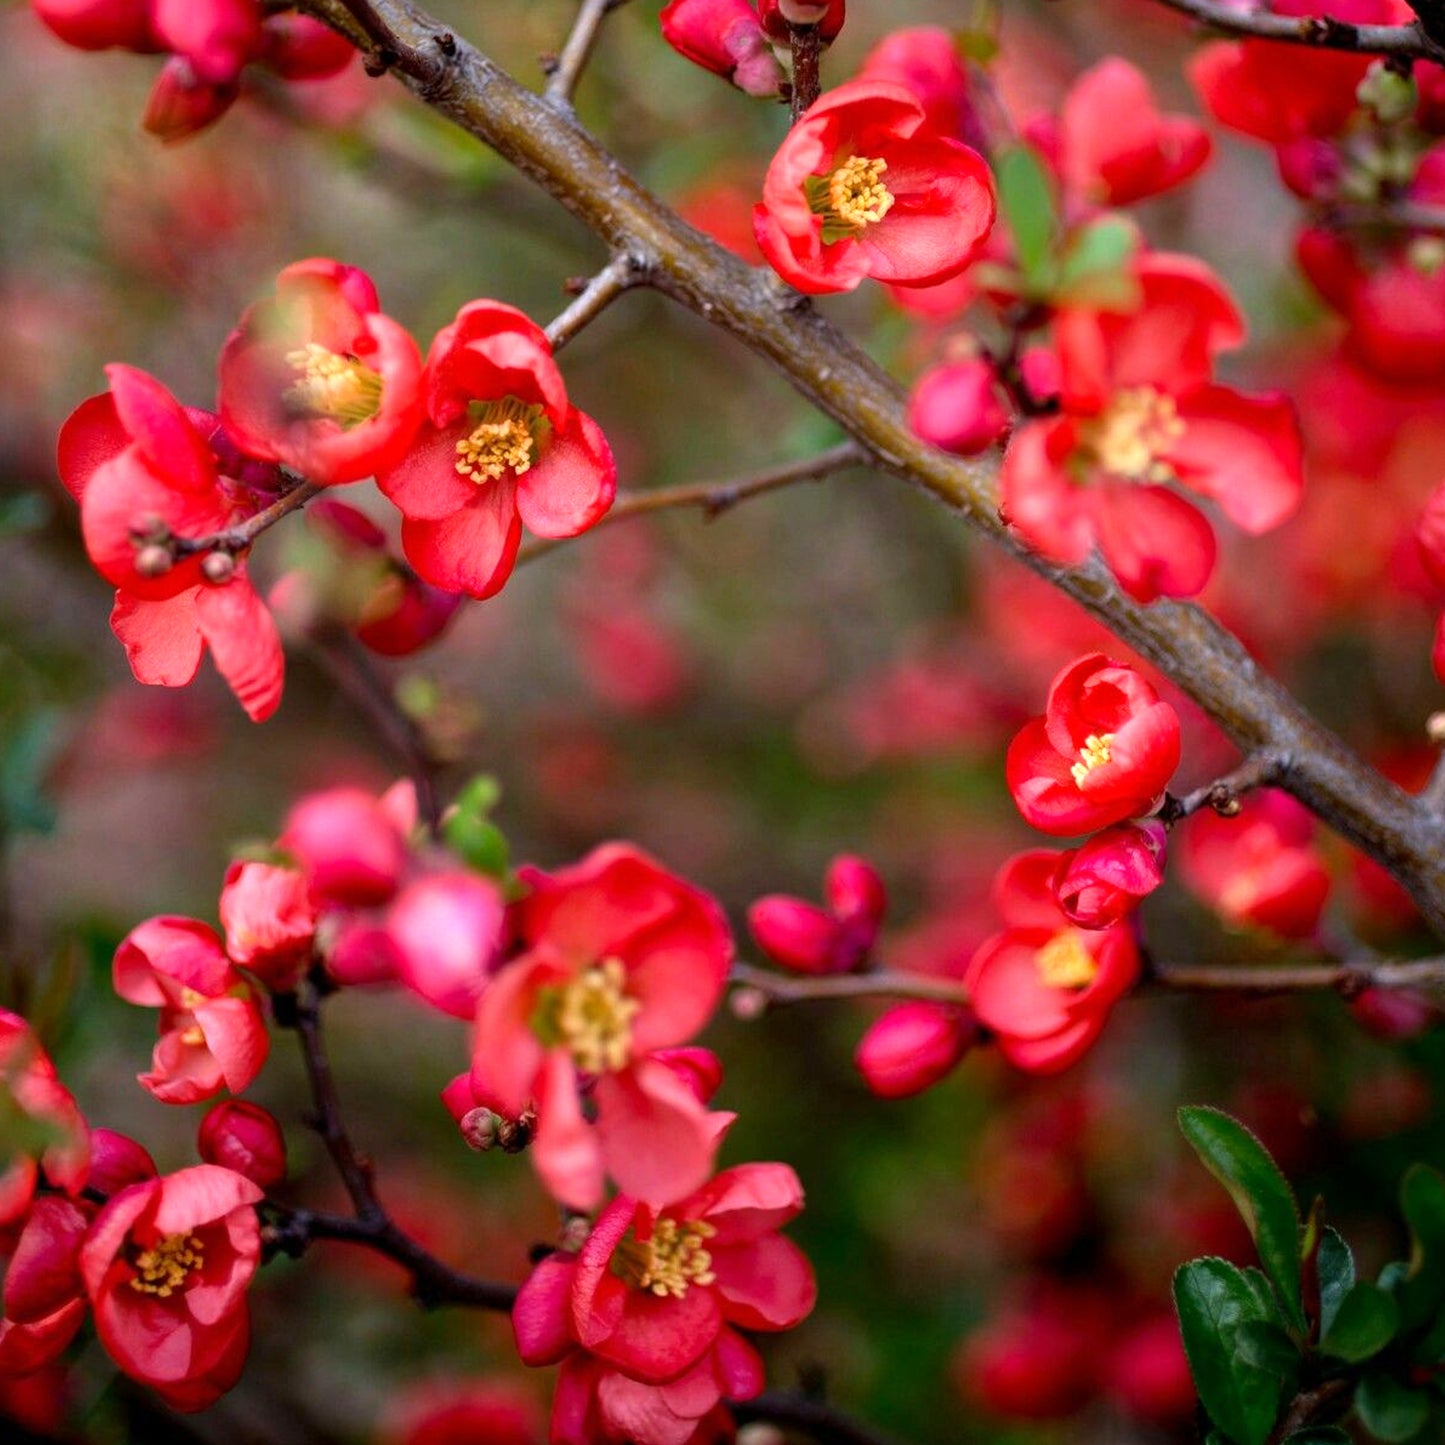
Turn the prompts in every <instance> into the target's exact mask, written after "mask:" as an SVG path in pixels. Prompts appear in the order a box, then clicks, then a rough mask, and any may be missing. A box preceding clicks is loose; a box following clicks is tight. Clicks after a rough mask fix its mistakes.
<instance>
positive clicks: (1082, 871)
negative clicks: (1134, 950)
mask: <svg viewBox="0 0 1445 1445" xmlns="http://www.w3.org/2000/svg"><path fill="white" fill-rule="evenodd" d="M1166 849H1167V844H1166V835H1165V832H1164V827H1163V824H1161V823H1157V822H1145V823H1125V824H1122V825H1120V826H1118V827H1114V828H1106V829H1105V830H1104V831H1103V832H1102V833H1097V834H1095V835H1094V837H1092V838H1090V839H1089V841H1088V842H1087V843H1085V844H1084V845H1083V847H1082V848H1077V849H1075V850H1074V851H1073V852H1072V853H1066V854H1065V855H1064V858H1063V861H1062V863H1061V865H1060V868H1059V872H1058V876H1057V877H1056V878H1055V879H1054V893H1055V896H1056V897H1057V898H1058V900H1059V907H1060V908H1062V909H1063V910H1064V913H1065V915H1066V916H1067V917H1068V919H1069V920H1070V922H1072V923H1077V924H1078V925H1079V927H1080V928H1107V927H1108V926H1109V925H1110V924H1111V923H1117V922H1118V921H1119V920H1120V919H1121V918H1123V917H1124V916H1125V915H1126V914H1128V913H1131V912H1132V911H1133V910H1134V909H1135V908H1137V907H1138V906H1139V901H1140V899H1142V898H1145V897H1147V896H1148V895H1149V894H1150V893H1152V892H1153V891H1154V890H1155V889H1156V888H1157V887H1158V886H1159V885H1160V884H1161V883H1162V882H1163V881H1164V858H1165V853H1166Z"/></svg>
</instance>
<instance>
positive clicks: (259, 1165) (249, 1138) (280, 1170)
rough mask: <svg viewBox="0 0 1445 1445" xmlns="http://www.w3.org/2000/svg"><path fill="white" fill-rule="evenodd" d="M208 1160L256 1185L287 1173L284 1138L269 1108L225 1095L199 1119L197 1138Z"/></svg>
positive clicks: (277, 1179) (273, 1182)
mask: <svg viewBox="0 0 1445 1445" xmlns="http://www.w3.org/2000/svg"><path fill="white" fill-rule="evenodd" d="M196 1145H197V1148H198V1149H199V1150H200V1154H201V1158H202V1159H203V1160H204V1161H205V1162H206V1163H207V1164H219V1165H220V1166H221V1167H222V1168H223V1169H233V1170H235V1172H236V1173H237V1174H240V1175H242V1176H244V1177H245V1178H247V1179H249V1180H250V1181H251V1183H252V1184H254V1185H256V1186H257V1188H259V1189H270V1188H272V1187H273V1186H275V1185H277V1184H279V1183H280V1182H281V1181H282V1180H283V1179H284V1178H285V1177H286V1139H285V1136H284V1135H283V1134H282V1132H281V1126H280V1125H279V1124H278V1123H277V1122H276V1120H275V1118H274V1117H273V1116H272V1115H271V1113H270V1111H269V1110H267V1109H263V1108H262V1107H261V1106H260V1105H259V1104H250V1103H247V1102H246V1101H245V1100H244V1099H227V1100H226V1101H225V1102H224V1103H221V1104H217V1105H216V1107H215V1108H214V1109H212V1110H211V1111H210V1112H209V1113H208V1114H207V1115H206V1117H205V1118H204V1119H202V1120H201V1130H200V1135H199V1137H198V1138H197V1140H196Z"/></svg>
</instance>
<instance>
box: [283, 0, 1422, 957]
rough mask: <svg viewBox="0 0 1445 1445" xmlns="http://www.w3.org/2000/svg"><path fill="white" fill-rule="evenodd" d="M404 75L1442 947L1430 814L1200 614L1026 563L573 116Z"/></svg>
mask: <svg viewBox="0 0 1445 1445" xmlns="http://www.w3.org/2000/svg"><path fill="white" fill-rule="evenodd" d="M301 8H303V9H304V10H306V11H307V12H309V13H310V14H313V15H317V16H319V17H321V18H322V19H326V20H330V21H331V22H332V23H334V24H337V25H338V26H339V27H340V28H341V29H342V30H343V32H344V33H346V34H348V35H350V36H352V38H353V39H355V38H357V36H358V27H357V25H356V21H355V17H354V15H352V14H351V13H350V12H349V11H348V10H346V8H345V6H344V5H342V4H341V0H301ZM375 8H376V10H377V11H378V13H379V14H382V15H384V16H385V17H386V19H387V22H388V23H389V25H390V27H391V30H392V31H393V32H394V33H395V34H396V35H398V36H399V37H400V39H401V41H402V42H403V43H404V45H405V46H406V47H408V48H409V50H410V51H412V52H418V47H421V46H424V45H433V46H435V45H436V43H437V42H436V36H437V34H438V31H439V27H438V26H437V23H436V22H435V21H434V20H432V19H431V18H430V17H429V16H427V15H426V14H425V13H424V12H423V11H421V10H420V9H418V8H417V7H416V6H415V5H414V4H413V3H412V0H377V3H376V6H375ZM1289 23H1293V22H1289ZM361 38H363V39H365V37H364V36H363V37H361ZM418 53H419V52H418ZM1422 53H1423V52H1422ZM403 73H405V74H407V75H408V76H409V78H410V79H411V81H412V84H413V88H414V89H416V91H417V92H418V94H420V95H421V96H422V98H423V99H425V100H427V101H428V102H429V103H431V104H432V105H434V106H435V107H436V108H437V109H438V110H439V111H441V112H442V113H443V114H444V115H447V116H449V117H450V118H451V119H452V120H454V121H456V122H457V124H459V125H460V126H462V127H463V128H464V129H466V130H467V131H469V132H470V133H471V134H472V135H474V136H476V137H477V138H478V139H479V140H481V141H483V142H485V143H486V144H487V145H489V146H491V147H492V148H493V149H494V150H496V151H497V152H498V153H499V154H500V155H501V156H503V157H504V158H505V159H507V160H508V161H510V162H511V163H512V164H513V165H515V166H517V167H518V169H520V170H521V171H523V172H524V173H525V174H526V175H528V176H530V177H531V178H532V179H533V180H535V181H536V182H537V183H538V184H539V185H541V186H543V187H544V188H545V189H546V190H548V191H549V192H550V193H551V194H552V195H553V196H555V197H556V198H557V199H558V200H559V201H560V202H561V203H562V205H563V206H565V207H566V208H567V209H568V210H569V211H570V212H571V213H572V214H573V215H575V216H577V217H578V218H579V219H580V220H582V221H583V222H584V223H585V224H587V225H588V226H590V227H591V228H592V229H593V230H594V231H595V232H596V233H597V234H598V235H599V236H600V237H601V238H602V239H603V241H605V242H606V243H607V244H608V245H609V246H611V247H612V248H613V249H615V250H625V251H627V252H628V253H629V254H631V255H633V256H635V257H637V258H638V259H639V260H640V262H641V263H642V264H643V265H644V266H645V267H646V268H647V273H648V278H649V281H650V283H651V284H652V285H654V286H655V287H656V288H657V289H659V290H660V291H662V292H664V293H665V294H666V295H668V296H670V297H672V298H673V299H674V300H676V301H677V302H679V303H680V304H681V305H684V306H686V307H688V308H689V309H690V310H692V311H694V312H696V313H697V314H698V315H699V316H702V317H704V318H705V319H707V320H709V321H711V322H712V323H713V324H714V325H716V326H718V327H719V328H721V329H722V330H724V331H726V332H728V333H729V334H730V335H732V336H735V337H737V338H738V339H740V340H741V341H743V342H744V344H746V345H747V346H749V347H750V348H751V349H752V350H753V351H754V352H755V353H756V354H757V355H759V356H761V357H763V358H764V359H765V360H767V361H768V362H770V363H771V364H772V365H773V366H774V367H775V368H777V370H778V371H780V372H781V373H782V374H783V376H784V377H786V379H787V380H788V381H789V383H790V384H791V385H792V386H793V387H794V388H795V389H796V390H797V391H798V392H799V393H800V394H802V395H803V396H804V397H805V398H807V399H808V400H809V401H810V402H812V403H813V404H814V405H815V406H816V407H817V408H818V409H819V410H820V411H822V412H824V413H825V414H826V415H828V416H830V417H832V418H833V419H834V420H835V421H837V422H838V424H839V425H840V426H841V427H842V428H843V429H844V431H845V432H846V433H847V434H848V435H849V436H851V437H853V438H854V439H855V440H856V441H857V442H858V443H859V444H860V445H861V446H863V447H864V448H865V449H866V450H867V452H868V453H869V455H870V456H871V458H872V459H873V463H874V465H876V466H877V467H879V468H881V469H882V470H885V471H888V472H890V473H892V474H893V475H895V476H897V477H900V478H902V479H904V480H906V481H908V482H910V483H912V484H913V485H915V486H918V487H920V488H922V489H923V490H925V491H927V492H929V493H931V494H932V495H933V496H935V497H936V498H938V499H939V500H940V501H941V502H943V503H944V504H945V505H946V506H948V507H949V508H951V509H952V510H953V511H955V512H957V513H959V514H960V515H961V516H963V517H964V518H966V519H967V520H968V522H969V523H970V524H971V525H972V526H973V527H974V528H975V529H976V530H977V531H979V532H981V533H982V534H983V535H985V536H987V537H988V538H990V539H991V540H992V541H993V542H995V543H996V544H997V545H999V546H1001V547H1003V548H1004V549H1005V550H1007V551H1008V552H1010V553H1012V554H1013V555H1014V556H1015V557H1018V558H1020V559H1021V560H1022V561H1024V562H1025V563H1026V565H1028V566H1030V567H1032V568H1033V569H1034V570H1035V571H1036V572H1038V573H1039V574H1040V575H1041V576H1043V577H1045V578H1047V579H1048V580H1049V581H1050V582H1052V583H1053V584H1054V585H1055V586H1056V587H1058V588H1060V589H1061V590H1062V591H1064V592H1066V593H1067V594H1068V595H1069V596H1071V597H1073V598H1074V599H1075V600H1076V601H1078V602H1080V603H1082V605H1083V606H1084V607H1085V608H1086V609H1088V611H1090V612H1091V613H1093V615H1094V616H1096V617H1098V618H1099V619H1100V620H1101V621H1102V622H1103V623H1104V624H1105V625H1106V626H1107V627H1109V628H1110V630H1111V631H1113V633H1114V634H1115V636H1117V637H1118V638H1119V639H1120V640H1121V641H1122V642H1124V643H1125V644H1126V645H1127V646H1129V647H1131V648H1133V649H1134V651H1136V652H1137V653H1139V654H1140V655H1141V656H1142V657H1144V658H1145V659H1146V660H1148V661H1149V662H1151V663H1153V664H1154V665H1155V666H1156V667H1158V668H1159V669H1160V671H1162V672H1163V673H1165V674H1166V675H1167V676H1168V677H1170V678H1171V679H1173V680H1174V681H1175V682H1176V683H1177V684H1178V685H1179V686H1180V687H1181V688H1182V689H1183V690H1184V691H1185V692H1186V693H1187V694H1188V695H1189V696H1190V697H1192V698H1193V699H1194V700H1195V701H1196V702H1198V703H1199V704H1200V705H1201V706H1202V707H1203V708H1204V709H1205V710H1206V711H1207V712H1208V713H1209V714H1210V715H1211V716H1212V717H1213V718H1214V719H1215V721H1216V722H1217V723H1218V724H1219V725H1220V726H1221V727H1222V728H1223V729H1224V731H1225V732H1226V733H1227V734H1228V736H1229V737H1230V738H1231V739H1232V740H1233V741H1234V743H1235V745H1236V746H1237V747H1239V748H1240V749H1241V751H1243V752H1245V753H1252V752H1254V751H1256V750H1258V749H1260V748H1272V749H1276V750H1278V751H1280V752H1284V753H1288V754H1289V756H1290V758H1291V760H1292V766H1291V769H1290V773H1289V776H1288V778H1287V779H1286V780H1285V786H1286V787H1287V788H1288V789H1289V791H1290V792H1292V793H1293V794H1294V795H1295V796H1296V797H1297V798H1299V799H1300V800H1301V801H1302V802H1303V803H1305V804H1306V805H1307V806H1308V807H1310V808H1311V809H1313V810H1314V811H1315V812H1316V813H1317V814H1318V815H1319V816H1320V817H1321V818H1323V819H1324V820H1325V821H1326V822H1328V823H1329V824H1330V825H1331V826H1332V827H1334V828H1335V829H1336V830H1337V831H1338V832H1339V833H1340V834H1341V835H1342V836H1343V837H1344V838H1346V839H1347V840H1348V841H1349V842H1351V843H1353V844H1355V846H1357V847H1359V848H1361V849H1362V850H1363V851H1364V852H1366V853H1368V854H1369V855H1370V856H1371V857H1373V858H1374V859H1375V860H1376V861H1377V862H1379V863H1381V864H1383V865H1384V867H1385V868H1386V869H1388V870H1389V871H1390V872H1391V873H1393V874H1394V876H1395V877H1396V878H1397V879H1398V880H1399V881H1400V882H1401V883H1402V884H1403V885H1404V887H1405V888H1406V889H1407V891H1408V892H1409V893H1410V894H1411V896H1412V897H1413V898H1414V900H1415V902H1416V904H1417V905H1418V906H1419V908H1420V910H1421V912H1422V913H1423V914H1424V916H1425V918H1426V919H1427V920H1428V922H1429V923H1430V924H1431V926H1432V927H1433V928H1435V930H1436V931H1437V932H1438V933H1440V935H1441V936H1442V937H1445V850H1442V849H1441V847H1440V841H1439V821H1438V819H1437V818H1436V816H1435V815H1434V814H1433V813H1431V812H1429V811H1428V810H1426V809H1424V808H1422V807H1420V806H1419V804H1418V803H1417V802H1416V800H1415V799H1413V798H1411V797H1409V796H1408V795H1407V794H1406V793H1405V792H1404V791H1403V790H1401V789H1400V788H1398V787H1396V786H1395V785H1394V784H1393V783H1391V782H1389V781H1388V780H1387V779H1385V778H1383V777H1381V776H1380V774H1378V773H1377V772H1375V771H1374V770H1373V769H1372V768H1370V767H1368V766H1366V765H1365V764H1364V763H1363V762H1361V761H1360V759H1359V758H1357V757H1356V756H1355V755H1354V754H1353V753H1351V752H1350V750H1349V749H1348V748H1347V747H1346V746H1345V745H1344V743H1343V742H1342V741H1341V740H1340V739H1339V738H1338V737H1337V736H1335V734H1333V733H1332V732H1330V731H1329V730H1328V729H1327V728H1325V727H1323V726H1322V725H1321V724H1320V723H1319V722H1318V721H1317V720H1316V719H1315V718H1314V717H1312V716H1311V715H1310V714H1309V713H1308V712H1307V711H1306V710H1305V709H1304V708H1303V707H1302V706H1301V705H1300V704H1299V703H1298V702H1297V701H1296V700H1295V698H1294V697H1293V696H1292V695H1291V694H1290V693H1289V692H1288V691H1287V690H1286V689H1285V688H1283V687H1282V686H1280V685H1279V684H1278V683H1277V682H1275V681H1274V680H1273V679H1272V678H1269V677H1267V676H1266V675H1265V674H1264V673H1262V672H1261V671H1260V669H1259V668H1258V666H1257V665H1256V663H1255V662H1254V659H1253V658H1251V657H1250V656H1249V654H1248V653H1247V652H1246V651H1245V649H1244V647H1243V645H1242V644H1241V643H1240V642H1239V640H1238V639H1237V638H1235V637H1233V636H1232V635H1231V634H1230V633H1228V632H1226V631H1225V630H1224V629H1223V628H1222V627H1220V625H1219V624H1218V623H1217V622H1216V621H1215V620H1214V619H1213V618H1211V617H1210V616H1208V614H1206V613H1204V612H1203V611H1201V610H1200V609H1199V608H1197V607H1194V606H1191V605H1187V604H1182V603H1172V602H1155V603H1152V604H1149V605H1147V606H1145V605H1143V604H1140V603H1137V602H1135V601H1133V600H1132V599H1131V598H1129V597H1127V596H1125V595H1124V594H1123V592H1122V591H1121V590H1120V589H1119V587H1118V585H1117V583H1116V582H1115V580H1114V578H1113V577H1112V575H1111V574H1110V573H1109V571H1108V569H1107V568H1106V567H1104V566H1103V564H1102V563H1101V562H1099V561H1098V560H1097V559H1093V560H1091V561H1090V562H1088V563H1085V564H1084V565H1082V566H1079V567H1074V568H1062V567H1057V566H1055V565H1053V564H1052V563H1049V562H1047V561H1046V560H1045V559H1043V558H1041V557H1038V556H1036V555H1034V554H1031V553H1030V552H1029V551H1028V549H1027V548H1026V547H1025V546H1024V545H1023V544H1022V543H1021V542H1020V541H1019V540H1018V539H1017V538H1016V537H1015V536H1014V535H1013V534H1012V533H1011V532H1010V531H1009V529H1008V527H1007V526H1006V524H1005V523H1004V522H1003V520H1002V519H1001V518H1000V517H999V514H998V501H997V492H996V476H997V465H996V463H993V462H990V461H988V460H987V459H972V460H963V459H959V458H955V457H951V456H948V455H946V454H944V453H943V452H939V451H936V450H935V449H933V448H931V447H929V446H927V445H925V444H924V443H923V442H921V441H920V440H919V439H918V438H917V437H916V436H914V435H913V433H912V432H911V431H910V430H909V427H908V424H907V419H906V413H905V406H904V398H903V395H902V393H901V391H900V389H899V387H898V386H897V384H896V383H895V382H893V381H892V380H891V379H890V378H889V377H887V376H886V375H885V374H884V373H883V372H882V371H881V370H880V369H879V368H878V367H877V366H876V365H875V364H874V363H873V362H872V361H871V360H870V359H869V358H868V357H867V356H865V355H864V354H863V353H862V352H861V351H860V350H859V349H858V347H857V346H855V345H854V344H853V343H852V342H851V341H850V340H849V339H848V338H847V337H846V336H845V335H844V334H843V333H842V332H840V331H839V330H838V329H837V328H836V327H834V326H832V325H831V324H830V323H829V322H827V321H825V320H824V319H823V318H822V317H821V316H819V315H818V314H817V313H816V311H815V310H814V309H813V307H812V306H811V304H810V303H809V302H808V301H807V299H806V298H805V297H801V296H797V295H796V294H793V293H791V292H789V291H787V290H786V289H783V288H780V287H779V286H778V285H777V284H776V282H775V280H774V278H773V277H772V275H771V273H766V272H762V271H755V270H753V269H752V268H750V267H748V266H747V265H745V264H744V263H743V262H742V261H740V260H738V258H737V257H735V256H733V255H731V254H730V253H729V252H727V251H725V250H723V248H722V247H720V246H718V245H717V244H716V243H714V242H713V241H711V240H710V239H709V238H707V237H706V236H704V235H702V234H701V233H700V232H698V231H696V230H694V229H693V228H692V227H691V226H689V225H688V224H687V223H686V222H685V221H683V220H682V219H681V218H680V217H679V216H677V215H676V214H675V213H674V212H672V211H671V210H669V209H668V208H667V207H666V206H664V205H663V204H662V203H661V202H660V201H659V200H657V198H656V197H654V196H652V195H651V194H650V193H649V192H648V191H647V190H645V189H644V188H643V187H642V186H641V184H640V183H639V182H638V181H637V180H636V179H635V178H634V177H633V176H631V175H629V174H628V173H627V171H626V170H624V169H623V167H622V166H621V164H620V163H619V162H618V160H617V159H616V157H614V156H613V155H611V154H610V153H609V152H608V151H607V150H605V149H604V148H603V147H602V146H600V145H599V144H598V142H597V141H596V140H595V139H593V137H592V136H591V135H589V134H588V133H587V132H586V131H585V130H583V129H582V128H581V127H580V126H579V125H578V124H577V123H576V121H575V120H574V119H573V118H572V117H571V116H570V115H569V114H567V113H566V112H565V111H561V110H559V109H557V108H556V107H554V106H551V105H549V104H548V103H547V102H546V101H545V100H543V99H541V98H539V97H538V96H536V95H535V94H533V93H532V92H531V91H529V90H527V89H526V88H525V87H524V86H521V85H518V84H517V83H516V81H514V80H512V79H511V78H510V77H509V76H507V75H506V74H504V73H503V72H502V71H501V70H500V69H499V68H498V67H497V66H496V65H494V64H493V63H492V62H491V61H490V60H488V59H487V58H486V57H485V56H483V55H481V54H480V53H478V52H477V51H476V50H475V49H473V48H472V47H471V46H469V45H467V44H465V43H463V42H461V41H459V40H458V41H455V42H454V45H453V49H452V52H451V53H450V54H449V55H448V56H446V57H445V59H444V62H443V65H442V73H441V74H440V76H439V77H437V78H435V79H423V78H421V77H419V76H417V75H414V74H412V73H411V72H409V71H404V72H403Z"/></svg>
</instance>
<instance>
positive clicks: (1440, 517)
mask: <svg viewBox="0 0 1445 1445" xmlns="http://www.w3.org/2000/svg"><path fill="white" fill-rule="evenodd" d="M1415 540H1416V542H1417V543H1418V544H1419V548H1420V560H1421V561H1422V562H1423V563H1424V565H1425V570H1426V572H1428V573H1429V574H1430V578H1431V580H1432V581H1433V582H1434V583H1435V584H1436V585H1437V586H1438V587H1440V588H1445V484H1442V485H1440V486H1438V487H1436V488H1435V490H1434V491H1433V492H1431V494H1430V499H1429V501H1427V502H1426V503H1425V510H1424V512H1423V513H1422V514H1421V516H1420V520H1419V522H1418V523H1417V524H1416V527H1415ZM1430 660H1431V662H1432V663H1433V664H1434V667H1435V676H1436V677H1438V678H1439V679H1440V680H1441V682H1445V612H1442V613H1441V614H1440V621H1439V624H1438V625H1437V627H1436V629H1435V647H1434V650H1433V652H1432V653H1431V659H1430Z"/></svg>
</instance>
